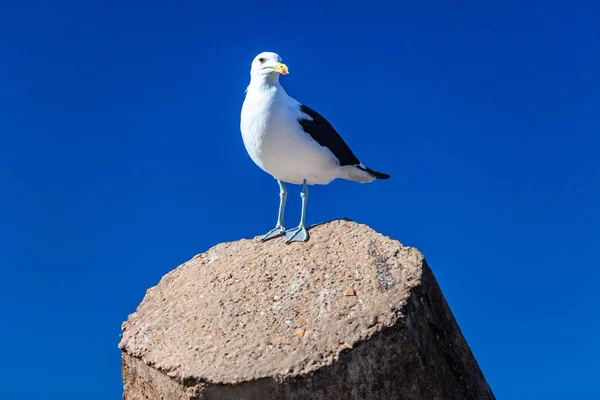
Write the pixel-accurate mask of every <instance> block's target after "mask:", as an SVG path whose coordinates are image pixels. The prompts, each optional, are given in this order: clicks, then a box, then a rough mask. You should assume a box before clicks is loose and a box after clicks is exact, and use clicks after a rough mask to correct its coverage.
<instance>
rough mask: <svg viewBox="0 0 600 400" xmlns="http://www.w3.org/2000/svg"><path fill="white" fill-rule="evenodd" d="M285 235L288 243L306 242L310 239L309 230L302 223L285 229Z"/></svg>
mask: <svg viewBox="0 0 600 400" xmlns="http://www.w3.org/2000/svg"><path fill="white" fill-rule="evenodd" d="M283 235H284V236H285V243H286V244H287V243H291V242H306V241H307V240H308V231H307V230H306V228H305V227H304V226H302V225H300V226H298V227H296V228H294V229H290V230H289V231H285V232H284V234H283Z"/></svg>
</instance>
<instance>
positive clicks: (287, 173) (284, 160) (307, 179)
mask: <svg viewBox="0 0 600 400" xmlns="http://www.w3.org/2000/svg"><path fill="white" fill-rule="evenodd" d="M281 61H282V60H281V57H279V55H278V54H276V53H272V52H263V53H260V54H259V55H257V56H256V57H255V58H254V60H253V61H252V66H251V69H250V84H249V85H248V87H247V89H246V97H245V99H244V103H243V105H242V111H241V120H240V130H241V133H242V139H243V142H244V146H245V148H246V151H247V152H248V154H249V155H250V158H251V159H252V161H254V163H255V164H256V165H257V166H258V167H260V168H261V169H262V170H263V171H265V172H266V173H268V174H270V175H271V176H273V177H274V178H275V179H277V181H278V183H279V189H280V192H279V196H280V203H279V215H278V218H277V225H276V226H275V228H273V229H271V230H270V231H269V232H268V233H266V234H265V235H264V236H263V237H262V239H263V240H267V239H270V238H272V237H275V236H278V235H280V234H283V235H284V236H285V239H286V243H290V242H295V241H307V240H308V232H307V230H306V227H305V225H304V221H305V217H306V201H307V199H308V188H307V185H326V184H328V183H330V182H331V181H332V180H334V179H336V178H340V179H346V180H350V181H355V182H360V183H365V182H372V181H373V180H375V179H387V178H389V177H390V176H389V175H388V174H384V173H381V172H376V171H373V170H372V169H370V168H367V167H365V166H364V165H363V164H362V163H361V162H360V161H359V160H358V158H356V156H355V155H354V153H352V150H350V148H349V147H348V145H346V143H345V142H344V140H343V139H342V138H341V136H340V135H339V134H338V133H337V132H336V131H335V129H334V128H333V127H332V126H331V124H330V123H329V122H328V121H327V120H326V119H325V118H323V117H322V116H321V115H320V114H319V113H317V112H316V111H314V110H312V109H311V108H309V107H307V106H305V105H303V104H301V103H299V102H298V101H296V100H295V99H294V98H292V97H290V96H289V95H288V94H287V93H286V91H285V90H284V89H283V87H282V86H281V84H280V83H279V76H280V75H287V74H288V73H289V70H288V67H287V66H286V65H285V64H283V63H282V62H281ZM285 183H292V184H302V192H301V194H300V195H301V197H302V215H301V217H300V224H299V225H298V227H296V228H294V229H290V230H286V229H285V223H284V211H285V202H286V199H287V190H286V187H285Z"/></svg>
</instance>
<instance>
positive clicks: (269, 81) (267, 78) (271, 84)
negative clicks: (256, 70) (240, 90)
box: [246, 73, 281, 91]
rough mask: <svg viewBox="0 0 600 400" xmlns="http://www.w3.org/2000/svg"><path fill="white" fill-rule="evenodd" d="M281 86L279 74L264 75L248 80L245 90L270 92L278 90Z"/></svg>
mask: <svg viewBox="0 0 600 400" xmlns="http://www.w3.org/2000/svg"><path fill="white" fill-rule="evenodd" d="M279 88H281V84H280V83H279V74H277V73H271V74H265V75H262V74H261V75H256V76H252V77H251V78H250V84H249V85H248V87H247V88H246V91H248V90H261V91H264V90H271V89H279Z"/></svg>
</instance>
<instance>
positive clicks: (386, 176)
mask: <svg viewBox="0 0 600 400" xmlns="http://www.w3.org/2000/svg"><path fill="white" fill-rule="evenodd" d="M358 168H360V169H362V170H363V171H365V172H368V173H369V174H371V175H373V176H374V177H375V178H377V179H389V178H390V175H389V174H385V173H383V172H377V171H373V170H372V169H371V168H369V167H364V168H362V167H358Z"/></svg>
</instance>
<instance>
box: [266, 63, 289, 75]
mask: <svg viewBox="0 0 600 400" xmlns="http://www.w3.org/2000/svg"><path fill="white" fill-rule="evenodd" d="M267 68H270V69H272V70H273V71H275V72H279V73H280V74H281V75H287V74H289V73H290V72H289V70H288V67H287V65H285V64H283V63H277V64H275V65H271V66H269V67H267Z"/></svg>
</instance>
